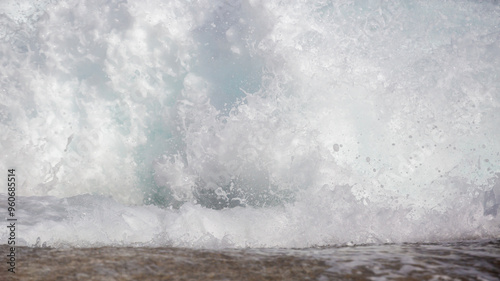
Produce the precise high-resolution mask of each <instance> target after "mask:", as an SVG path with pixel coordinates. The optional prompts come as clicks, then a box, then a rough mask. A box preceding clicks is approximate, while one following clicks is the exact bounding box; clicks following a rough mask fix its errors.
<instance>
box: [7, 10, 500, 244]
mask: <svg viewBox="0 0 500 281" xmlns="http://www.w3.org/2000/svg"><path fill="white" fill-rule="evenodd" d="M17 2H18V1H17ZM499 26H500V7H499V5H498V4H497V3H496V2H488V1H483V2H480V3H479V2H477V3H476V2H474V1H451V2H445V3H442V2H439V3H438V2H433V1H423V2H422V1H420V2H413V1H410V2H405V3H386V2H380V3H379V2H372V1H365V2H363V1H362V2H352V1H340V2H336V3H331V2H329V1H311V2H310V3H304V2H302V1H291V2H290V1H289V2H287V3H282V2H280V1H255V0H252V1H250V0H248V1H243V0H242V1H197V2H190V1H167V3H164V1H155V0H150V1H129V2H128V3H125V2H123V1H108V2H106V3H101V1H90V0H89V1H81V0H79V1H64V2H58V1H35V2H30V1H21V2H19V5H17V6H16V3H14V2H12V1H11V2H9V1H7V2H5V3H4V4H1V6H0V28H1V29H0V40H1V43H0V62H1V65H2V66H1V70H2V74H3V76H2V77H1V78H0V84H1V89H2V91H1V92H0V95H1V101H0V127H1V128H2V129H1V131H2V132H3V134H2V136H1V137H0V145H1V147H2V151H4V154H3V155H2V157H1V161H0V168H1V169H4V170H6V169H7V168H15V169H16V175H17V180H18V196H19V199H18V201H19V207H18V208H19V212H18V214H19V217H20V234H19V239H20V241H22V243H25V244H27V245H34V244H36V243H37V239H38V238H40V239H39V240H40V241H41V242H40V243H46V244H48V245H93V244H104V245H106V244H126V245H129V244H134V243H143V244H147V245H165V244H169V245H177V246H194V247H199V246H201V247H203V246H205V247H245V246H251V247H307V246H311V245H325V244H336V243H346V242H349V241H352V242H354V243H372V242H375V243H378V242H404V241H433V240H443V239H447V240H449V239H464V238H470V237H485V236H488V237H491V236H495V237H498V236H499V235H500V229H499V225H500V216H499V215H498V214H497V213H498V208H499V204H500V176H499V175H500V141H499V140H500V132H499V131H498V128H500V118H499V115H498V114H499V113H498V112H500V111H499V107H500V103H499V101H500V94H499V93H500V80H499V79H498V77H499V75H500V29H499ZM2 196H3V197H2ZM2 196H0V199H1V200H2V201H1V202H0V204H6V197H5V196H4V195H2ZM1 206H4V205H1ZM4 207H5V206H4ZM2 208H3V207H2ZM6 235H7V232H6V231H5V230H2V232H0V238H2V237H3V238H2V240H0V241H6V238H5V237H6Z"/></svg>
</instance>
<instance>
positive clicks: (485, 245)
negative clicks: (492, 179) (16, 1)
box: [0, 240, 500, 280]
mask: <svg viewBox="0 0 500 281" xmlns="http://www.w3.org/2000/svg"><path fill="white" fill-rule="evenodd" d="M0 252H2V255H3V253H8V247H7V246H6V245H1V246H0ZM7 266H8V265H5V263H4V269H3V270H2V271H4V272H6V274H1V275H0V280H375V279H379V280H380V279H382V280H500V240H489V241H472V242H456V243H447V244H446V243H441V244H402V245H365V246H356V247H326V248H311V249H298V250H293V249H239V250H236V249H227V250H203V249H185V248H169V247H165V248H148V247H101V248H65V249H56V248H31V247H20V248H16V274H15V275H14V274H11V273H9V272H7V269H6V267H7Z"/></svg>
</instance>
